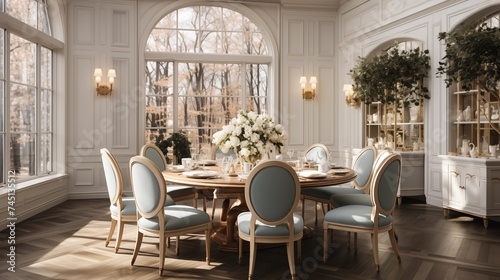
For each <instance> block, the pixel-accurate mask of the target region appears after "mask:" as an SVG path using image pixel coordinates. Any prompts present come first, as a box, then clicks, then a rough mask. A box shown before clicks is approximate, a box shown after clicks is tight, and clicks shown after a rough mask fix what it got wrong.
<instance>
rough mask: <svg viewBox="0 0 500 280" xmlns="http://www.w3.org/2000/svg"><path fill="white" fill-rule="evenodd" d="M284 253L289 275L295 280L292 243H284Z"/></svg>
mask: <svg viewBox="0 0 500 280" xmlns="http://www.w3.org/2000/svg"><path fill="white" fill-rule="evenodd" d="M286 252H287V255H288V266H290V274H291V275H292V279H295V258H294V249H293V241H291V242H288V243H286Z"/></svg>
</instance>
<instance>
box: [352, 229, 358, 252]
mask: <svg viewBox="0 0 500 280" xmlns="http://www.w3.org/2000/svg"><path fill="white" fill-rule="evenodd" d="M353 235H354V252H356V251H357V250H358V233H357V232H355V233H354V234H353Z"/></svg>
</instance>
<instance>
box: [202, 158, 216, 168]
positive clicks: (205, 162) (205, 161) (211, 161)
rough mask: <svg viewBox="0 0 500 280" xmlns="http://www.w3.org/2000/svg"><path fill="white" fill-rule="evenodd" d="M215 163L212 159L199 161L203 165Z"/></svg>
mask: <svg viewBox="0 0 500 280" xmlns="http://www.w3.org/2000/svg"><path fill="white" fill-rule="evenodd" d="M216 164H217V161H215V160H213V159H207V160H202V161H200V165H205V166H213V165H216Z"/></svg>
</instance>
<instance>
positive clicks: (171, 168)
mask: <svg viewBox="0 0 500 280" xmlns="http://www.w3.org/2000/svg"><path fill="white" fill-rule="evenodd" d="M168 171H170V172H184V166H182V165H172V166H169V167H168Z"/></svg>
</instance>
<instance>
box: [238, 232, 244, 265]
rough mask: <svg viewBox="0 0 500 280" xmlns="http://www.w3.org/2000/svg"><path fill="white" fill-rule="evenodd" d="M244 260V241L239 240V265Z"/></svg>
mask: <svg viewBox="0 0 500 280" xmlns="http://www.w3.org/2000/svg"><path fill="white" fill-rule="evenodd" d="M242 259H243V239H241V237H240V238H238V263H239V264H241V260H242Z"/></svg>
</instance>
